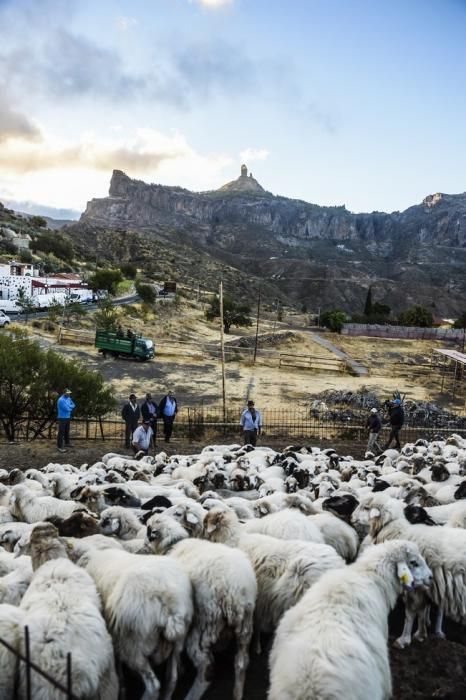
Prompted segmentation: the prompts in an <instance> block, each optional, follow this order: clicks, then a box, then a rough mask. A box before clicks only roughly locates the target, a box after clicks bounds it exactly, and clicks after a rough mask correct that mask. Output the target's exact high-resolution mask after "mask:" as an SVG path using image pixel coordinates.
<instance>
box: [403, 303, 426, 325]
mask: <svg viewBox="0 0 466 700" xmlns="http://www.w3.org/2000/svg"><path fill="white" fill-rule="evenodd" d="M398 322H399V323H400V325H402V326H416V327H417V328H430V327H431V326H432V322H433V317H432V314H431V312H430V311H429V309H426V308H425V307H424V306H420V305H419V304H415V305H414V306H411V307H410V308H409V309H406V311H403V313H401V314H400V315H399V317H398Z"/></svg>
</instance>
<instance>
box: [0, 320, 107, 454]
mask: <svg viewBox="0 0 466 700" xmlns="http://www.w3.org/2000/svg"><path fill="white" fill-rule="evenodd" d="M66 386H69V387H71V389H72V390H73V400H74V402H75V404H76V409H75V411H74V415H75V416H77V417H79V416H89V417H98V416H102V415H104V414H105V413H107V412H108V411H110V410H112V409H113V408H114V406H115V400H114V398H113V394H112V390H111V389H110V388H108V387H106V386H105V385H104V382H103V379H102V376H101V375H100V374H98V373H97V372H91V371H89V370H88V369H86V368H85V367H83V366H82V365H80V364H79V363H77V362H76V361H75V360H68V359H66V358H63V357H61V356H60V355H58V354H57V353H55V352H53V351H52V350H48V351H45V352H44V351H43V350H41V348H40V347H39V344H38V343H36V342H35V341H32V340H30V339H28V338H26V337H25V336H24V334H21V333H19V334H17V335H16V337H14V338H12V337H10V336H9V335H0V423H1V424H2V426H3V429H4V431H5V434H6V436H7V438H8V440H10V441H13V440H14V439H15V437H16V435H17V433H18V429H19V428H20V427H21V426H22V425H23V424H27V425H28V431H29V434H30V437H32V438H35V437H38V436H39V435H42V436H43V435H44V432H45V431H46V430H47V429H48V428H49V426H51V425H52V424H53V423H54V422H55V420H56V401H57V398H58V396H59V395H60V394H61V392H62V391H63V389H64V387H66Z"/></svg>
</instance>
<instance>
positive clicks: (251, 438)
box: [243, 430, 257, 447]
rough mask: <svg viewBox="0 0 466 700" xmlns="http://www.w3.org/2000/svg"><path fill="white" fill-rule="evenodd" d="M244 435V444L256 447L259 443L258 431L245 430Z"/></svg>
mask: <svg viewBox="0 0 466 700" xmlns="http://www.w3.org/2000/svg"><path fill="white" fill-rule="evenodd" d="M243 433H244V444H245V445H254V447H255V446H256V443H257V430H243Z"/></svg>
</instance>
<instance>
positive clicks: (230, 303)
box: [205, 294, 252, 333]
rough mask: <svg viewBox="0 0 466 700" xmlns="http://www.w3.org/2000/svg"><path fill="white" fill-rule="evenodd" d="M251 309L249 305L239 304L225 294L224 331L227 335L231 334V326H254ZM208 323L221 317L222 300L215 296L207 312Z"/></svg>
mask: <svg viewBox="0 0 466 700" xmlns="http://www.w3.org/2000/svg"><path fill="white" fill-rule="evenodd" d="M250 313H251V307H250V306H249V304H247V303H238V302H236V301H235V300H234V299H233V298H232V297H231V296H229V295H228V294H225V295H224V297H223V329H224V331H225V333H229V332H230V328H231V326H244V327H248V326H251V325H252V321H251V318H250ZM205 316H206V318H207V320H208V321H213V320H214V318H219V317H220V299H219V297H218V296H215V297H213V298H212V299H211V302H210V306H209V307H208V309H207V310H206V312H205Z"/></svg>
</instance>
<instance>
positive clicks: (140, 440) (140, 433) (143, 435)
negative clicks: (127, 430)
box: [132, 420, 154, 454]
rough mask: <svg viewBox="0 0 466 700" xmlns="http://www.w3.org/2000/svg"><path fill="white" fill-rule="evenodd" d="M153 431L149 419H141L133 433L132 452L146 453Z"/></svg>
mask: <svg viewBox="0 0 466 700" xmlns="http://www.w3.org/2000/svg"><path fill="white" fill-rule="evenodd" d="M153 435H154V431H153V430H152V428H151V425H150V420H143V421H142V424H141V425H140V426H139V427H138V428H136V430H135V431H134V433H133V442H132V445H133V450H134V452H135V453H136V452H144V454H148V452H149V447H150V445H151V441H152V437H153Z"/></svg>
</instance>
